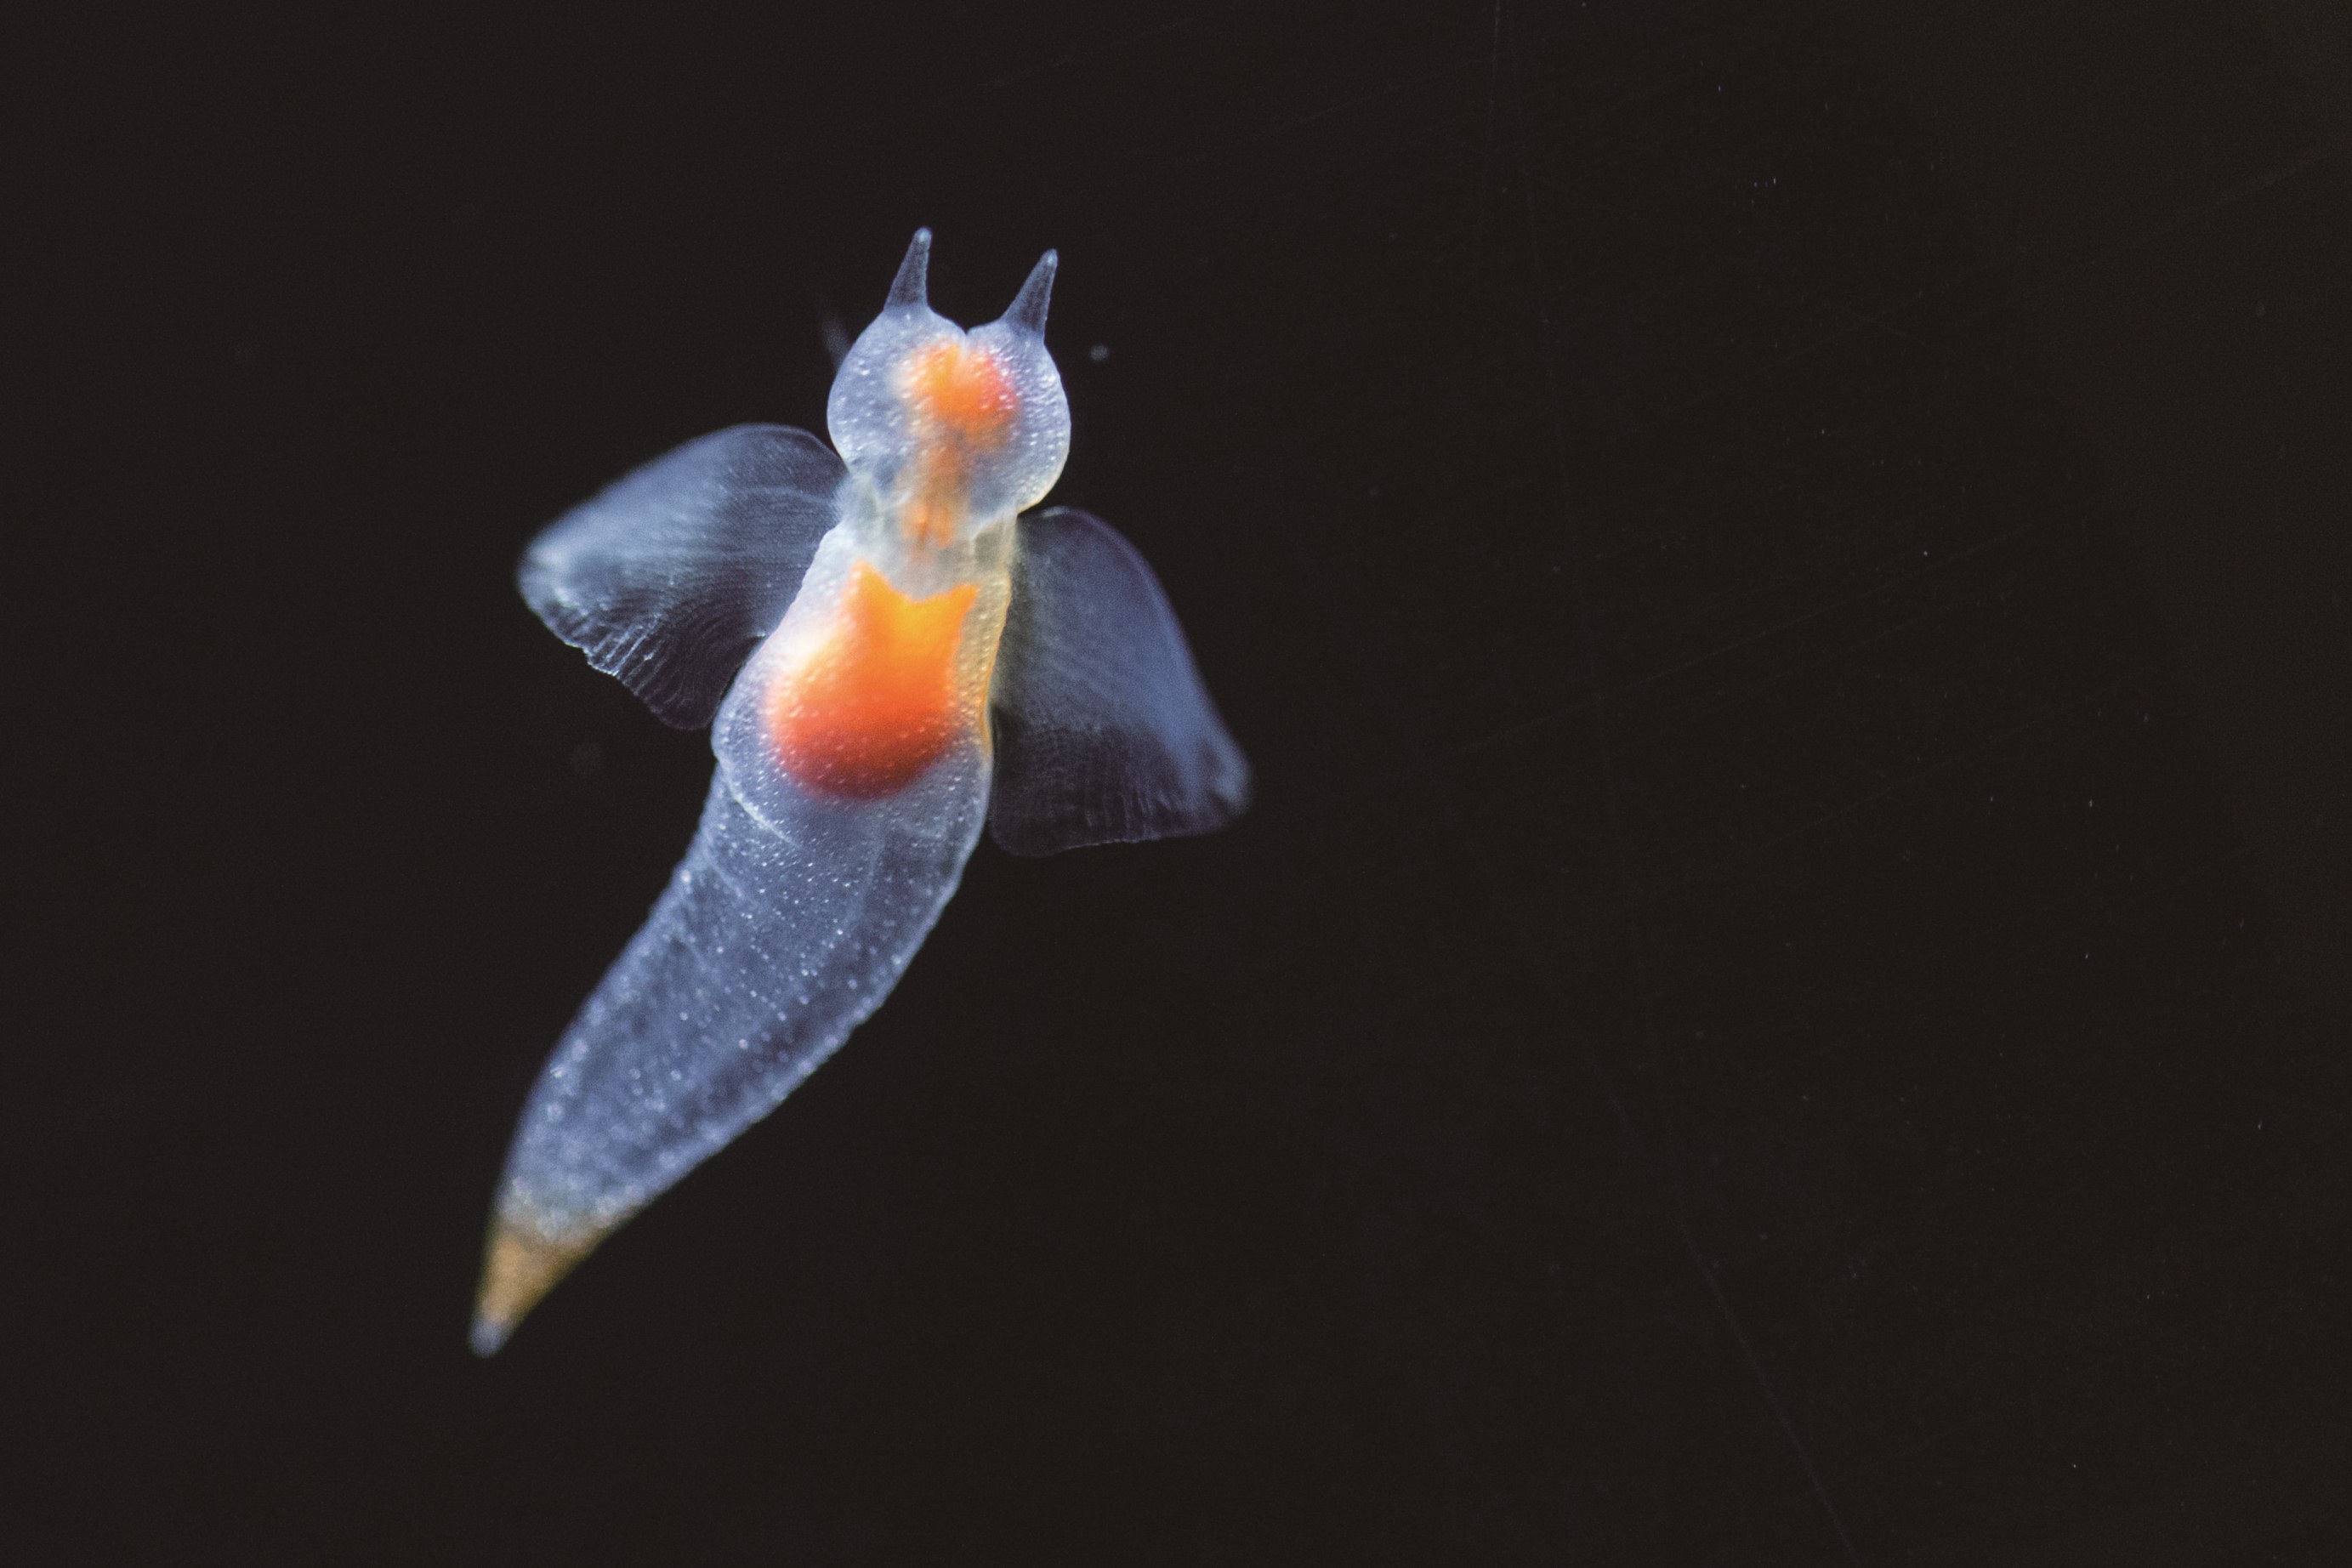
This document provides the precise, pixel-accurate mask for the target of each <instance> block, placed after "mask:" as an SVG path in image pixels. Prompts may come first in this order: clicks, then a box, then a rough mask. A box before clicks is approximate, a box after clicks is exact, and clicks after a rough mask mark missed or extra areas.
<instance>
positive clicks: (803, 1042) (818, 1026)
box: [473, 229, 1249, 1355]
mask: <svg viewBox="0 0 2352 1568" xmlns="http://www.w3.org/2000/svg"><path fill="white" fill-rule="evenodd" d="M930 241H931V237H930V231H929V230H928V229H924V230H919V231H918V232H917V233H916V235H915V238H914V243H913V244H912V245H910V246H909V247H908V249H907V258H906V260H905V261H904V262H903V263H901V264H900V266H899V268H898V277H897V279H895V280H894V281H893V282H892V284H891V286H890V294H889V299H888V300H887V303H886V304H885V305H884V307H883V310H882V313H881V315H879V316H878V317H877V318H876V319H875V321H874V323H873V325H871V326H869V327H867V328H866V331H865V332H864V334H863V335H861V336H860V337H859V338H858V340H857V342H856V344H855V345H854V346H853V347H852V348H851V350H850V352H849V354H848V356H847V358H845V360H844V361H843V362H842V364H841V368H840V371H839V373H838V374H837V375H836V376H835V380H834V384H833V393H832V396H831V398H830V399H829V400H828V402H827V405H826V408H825V422H826V424H827V426H829V428H830V429H831V431H832V435H833V450H828V449H827V448H826V447H825V446H824V443H823V442H821V441H819V440H817V439H816V438H815V437H813V436H811V435H809V434H808V433H807V432H805V431H802V430H795V429H791V428H787V427H785V426H776V425H742V426H736V427H734V428H732V429H729V430H721V431H719V432H718V433H716V434H715V435H710V436H705V437H701V438H700V439H698V440H695V441H689V442H688V443H687V444H686V445H685V446H683V447H678V448H677V450H676V451H674V452H671V453H669V454H668V455H667V456H666V457H662V458H656V459H655V460H654V461H653V462H651V463H648V464H646V466H645V467H644V468H639V469H637V470H636V471H635V473H632V474H630V475H628V476H627V477H626V478H625V479H622V480H620V481H619V482H618V483H617V484H615V485H614V486H613V487H612V488H611V489H607V490H606V491H604V494H602V495H600V496H598V497H597V498H596V499H595V500H592V501H589V502H588V503H587V504H585V505H584V506H582V507H580V508H578V509H577V510H573V511H572V512H571V513H570V514H568V515H567V516H565V517H563V518H562V519H561V520H559V521H557V522H556V523H555V524H554V525H553V526H551V527H550V528H549V529H548V530H547V531H545V532H544V533H542V534H541V535H540V536H539V538H538V539H537V540H536V541H534V542H533V543H532V544H531V546H530V550H529V552H527V553H526V554H525V555H524V557H523V562H522V567H521V586H522V595H523V597H524V598H525V599H526V600H528V601H529V602H530V607H531V608H532V609H533V610H535V611H537V612H538V613H539V616H540V618H541V619H542V620H544V621H545V622H546V623H547V624H548V626H550V627H551V629H552V630H553V631H554V632H555V634H556V635H557V636H558V637H562V639H563V640H564V641H566V642H568V643H571V644H572V645H573V646H574V647H579V648H581V649H583V651H584V652H585V653H586V654H587V656H588V661H589V662H590V663H591V664H593V665H594V666H595V667H596V668H598V669H601V670H604V671H605V672H607V673H608V674H611V675H614V676H617V677H618V678H619V679H621V680H622V681H623V682H624V683H625V684H626V685H627V686H628V688H629V689H630V690H632V691H634V692H635V693H636V694H637V695H638V696H639V697H641V698H643V699H644V700H645V701H646V705H647V706H648V707H650V708H651V709H652V710H654V712H655V713H656V715H658V716H659V717H661V718H662V719H664V720H667V721H668V722H670V723H672V724H676V725H678V726H680V727H683V728H694V727H698V726H700V725H702V724H705V723H709V724H710V725H711V750H712V751H713V752H716V753H717V754H718V758H719V765H718V768H717V770H716V772H715V773H714V774H713V776H712V778H711V781H710V796H709V800H708V802H706V804H705V805H704V806H703V811H702V825H701V827H700V828H699V829H698V831H697V832H696V834H695V837H694V843H693V846H692V847H690V848H688V851H687V854H686V858H685V859H684V860H683V861H681V862H680V863H679V865H678V868H677V871H676V872H675V873H673V874H672V876H671V878H670V882H669V887H668V889H667V890H666V891H665V892H664V893H663V894H662V896H661V899H660V901H659V902H657V903H656V905H655V906H654V910H653V913H652V915H651V916H650V917H648V918H647V920H646V924H645V927H644V929H643V930H641V931H638V932H637V934H636V937H635V940H633V941H632V942H630V943H629V945H628V947H627V949H626V950H625V952H622V954H621V956H620V958H619V959H618V960H617V961H616V962H615V963H614V965H613V967H612V968H611V970H610V971H608V972H607V973H606V974H605V976H604V982H603V984H600V985H598V986H597V988H596V991H595V994H593V995H592V996H590V997H589V998H588V1000H587V1002H586V1004H585V1005H583V1006H582V1008H581V1009H580V1013H579V1016H577V1017H575V1018H574V1019H573V1020H572V1026H571V1027H570V1029H568V1030H567V1031H566V1032H565V1034H564V1036H563V1037H562V1040H561V1041H560V1042H559V1043H558V1044H557V1046H556V1047H555V1051H554V1054H553V1055H552V1056H551V1057H550V1058H549V1059H548V1063H547V1067H546V1068H545V1070H544V1071H542V1072H541V1075H540V1079H539V1082H538V1083H537V1085H536V1086H535V1087H534V1088H533V1089H532V1090H531V1093H530V1102H529V1103H528V1104H527V1105H526V1106H525V1107H524V1110H523V1114H522V1121H521V1123H520V1126H519V1127H518V1128H517V1129H516V1131H515V1138H514V1145H513V1148H512V1149H511V1150H510V1151H509V1153H508V1156H507V1164H506V1173H505V1175H504V1177H503V1178H502V1180H501V1181H500V1184H499V1192H498V1200H497V1205H496V1208H495V1211H494V1213H493V1215H492V1220H491V1226H490V1237H489V1244H488V1257H487V1259H486V1261H485V1264H484V1267H483V1272H482V1283H481V1289H480V1293H479V1296H478V1299H477V1301H476V1308H475V1317H474V1328H473V1344H474V1348H475V1349H476V1350H477V1351H478V1352H481V1353H482V1354H485V1355H488V1354H489V1353H490V1352H494V1351H496V1350H497V1349H498V1348H499V1345H501V1344H503V1343H504V1342H506V1338H507V1336H508V1335H509V1333H511V1332H512V1331H513V1330H514V1326H515V1324H516V1323H517V1322H518V1321H520V1319H521V1318H522V1316H523V1314H524V1313H526V1312H528V1311H529V1310H530V1308H531V1307H532V1305H533V1304H534V1303H536V1302H537V1301H538V1300H539V1299H540V1298H541V1296H542V1295H544V1294H545V1293H546V1292H547V1290H548V1289H549V1288H550V1287H551V1286H552V1285H553V1284H554V1283H555V1282H556V1281H557V1280H558V1279H561V1278H562V1276H563V1274H564V1273H565V1272H566V1271H567V1270H568V1269H570V1268H572V1265H574V1264H575V1263H577V1262H579V1261H580V1259H581V1258H583V1257H585V1256H586V1255H587V1253H588V1251H589V1250H590V1249H591V1248H592V1247H594V1246H595V1245H596V1244H597V1242H598V1241H600V1240H602V1239H603V1238H604V1237H605V1236H606V1235H608V1234H609V1233H610V1232H611V1231H612V1230H613V1229H614V1226H618V1225H620V1224H621V1222H622V1221H624V1220H625V1219H627V1218H628V1217H629V1216H630V1215H634V1214H635V1213H636V1212H637V1211H638V1210H639V1209H641V1208H643V1207H644V1206H645V1205H646V1204H648V1203H650V1202H651V1201H653V1199H654V1198H655V1197H656V1196H657V1195H659V1194H661V1193H662V1192H663V1191H664V1190H665V1189H667V1187H668V1186H669V1185H670V1184H672V1183H674V1182H676V1181H677V1179H678V1178H679V1177H681V1176H683V1175H685V1174H686V1173H687V1172H688V1171H690V1170H692V1169H693V1168H694V1167H695V1166H696V1165H697V1164H698V1163H701V1162H702V1161H703V1160H705V1159H707V1158H708V1157H709V1156H710V1155H711V1154H712V1153H714V1152H717V1151H718V1150H719V1149H720V1148H722V1147H724V1146H725V1145H726V1144H727V1143H728V1142H730V1140H732V1139H733V1138H734V1137H735V1136H736V1134H738V1133H740V1132H741V1131H743V1130H744V1129H745V1128H747V1127H749V1126H750V1125H751V1123H752V1122H754V1121H758V1120H759V1119H760V1118H761V1117H762V1116H765V1115H766V1114H767V1113H768V1112H769V1111H770V1110H773V1109H774V1108H775V1107H776V1105H777V1103H778V1102H779V1101H781V1100H782V1099H783V1098H784V1096H786V1095H788V1094H790V1093H791V1092H792V1091H793V1089H794V1087H796V1086H797V1085H798V1084H799V1083H800V1081H801V1080H802V1079H804V1078H806V1077H807V1076H808V1075H809V1074H810V1072H812V1071H813V1070H814V1068H816V1066H817V1064H818V1063H820V1062H822V1061H824V1058H826V1057H828V1056H830V1055H832V1054H833V1052H834V1051H835V1049H836V1048H838V1047H839V1046H840V1045H841V1043H842V1041H843V1040H844V1039H845V1038H847V1037H848V1035H849V1032H850V1030H852V1029H854V1028H856V1026H857V1025H858V1023H859V1022H860V1021H862V1020H863V1019H864V1018H865V1017H866V1015H867V1014H869V1013H871V1012H873V1011H874V1009H875V1008H876V1007H877V1006H879V1005H881V1003H882V999H883V998H884V997H886V996H887V995H888V994H890V988H891V987H892V986H893V985H895V984H898V976H899V974H900V973H902V972H904V970H905V969H906V967H907V963H908V960H909V959H911V958H912V957H913V956H914V954H915V949H916V948H917V947H919V946H920V945H921V944H922V941H923V937H924V935H925V934H926V933H927V932H929V930H930V929H931V924H932V922H933V921H937V920H938V919H939V917H940V910H941V909H942V908H943V907H944V906H945V905H946V903H947V901H948V898H949V896H950V894H952V893H953V892H954V891H955V887H956V881H957V879H958V878H959V877H961V875H962V872H963V865H964V862H965V860H966V859H968V858H970V857H971V851H972V847H973V845H974V844H975V843H977V842H978V840H979V837H980V830H981V826H982V822H983V821H985V822H986V824H987V825H988V827H989V829H990V831H991V832H992V833H993V834H994V835H995V837H996V841H997V843H998V844H1000V845H1002V846H1003V847H1004V848H1006V849H1008V850H1011V851H1012V852H1013V853H1014V854H1016V855H1046V854H1051V853H1053V852H1054V851H1055V850H1058V849H1068V848H1073V847H1076V846H1079V845H1082V844H1102V843H1109V842H1114V841H1119V840H1136V839H1146V838H1160V837H1171V836H1174V835H1179V834H1190V833H1206V832H1210V831H1212V830H1213V829H1215V828H1218V827H1222V826H1224V825H1225V824H1226V823H1228V822H1230V821H1232V820H1233V819H1234V817H1235V816H1238V815H1240V813H1241V811H1242V810H1243V808H1244V805H1246V804H1247V800H1248V795H1249V766H1248V763H1246V762H1245V761H1244V759H1243V757H1242V754H1241V752H1240V750H1239V749H1238V748H1237V747H1235V746H1234V742H1233V740H1232V738H1231V737H1230V736H1229V735H1227V734H1226V733H1225V730H1224V726H1223V723H1221V722H1220V721H1219V720H1218V718H1217V712H1216V709H1215V708H1214V706H1213V705H1212V703H1211V702H1210V700H1209V694H1208V692H1207V690H1206V689H1203V687H1202V683H1201V677H1200V673H1199V671H1198V670H1196V669H1195V668H1193V665H1192V654H1191V652H1190V650H1189V649H1188V648H1187V647H1186V646H1185V642H1184V634H1183V631H1182V630H1181V628H1180V627H1179V626H1178V625H1177V623H1176V617H1175V615H1174V613H1173V612H1172V611H1171V609H1170V608H1169V605H1168V601H1167V598H1166V596H1165V595H1163V594H1162V593H1161V592H1160V584H1159V581H1158V579H1157V578H1155V577H1154V576H1153V575H1152V574H1151V568H1150V567H1149V566H1147V565H1146V564H1145V563H1144V562H1143V558H1142V557H1141V556H1140V555H1139V554H1137V553H1136V552H1135V550H1134V548H1133V547H1132V546H1130V545H1129V543H1128V542H1126V541H1125V540H1124V539H1122V538H1120V537H1119V536H1118V534H1117V533H1116V532H1114V531H1112V530H1111V529H1110V527H1109V526H1108V524H1106V523H1104V522H1102V521H1100V520H1099V519H1097V518H1094V517H1090V516H1088V515H1087V513H1085V512H1083V511H1076V510H1070V509H1068V508H1065V507H1055V508H1050V509H1048V510H1044V511H1035V512H1030V513H1028V514H1027V515H1025V516H1022V515H1016V514H1019V513H1020V512H1021V511H1022V509H1023V508H1024V507H1030V506H1034V505H1035V504H1036V503H1037V502H1038V501H1039V500H1043V499H1044V498H1045V492H1046V491H1047V490H1048V489H1052V488H1053V484H1054V480H1055V478H1057V477H1058V476H1059V475H1060V473H1061V471H1062V463H1063V459H1064V458H1065V457H1066V455H1067V453H1068V451H1069V445H1070V413H1069V405H1068V404H1067V403H1066V401H1065V400H1064V397H1063V395H1062V381H1061V375H1060V374H1059V373H1058V372H1057V371H1056V370H1055V367H1054V361H1053V357H1052V356H1051V355H1050V354H1048V353H1046V352H1045V305H1046V299H1047V296H1048V294H1049V293H1050V291H1051V289H1052V287H1053V281H1054V268H1055V256H1054V252H1052V251H1050V250H1049V251H1047V252H1046V253H1045V257H1044V258H1042V259H1040V260H1039V261H1038V263H1037V266H1036V268H1035V270H1034V271H1033V272H1031V273H1030V274H1029V279H1028V281H1027V282H1025V283H1024V284H1023V285H1022V287H1021V292H1020V293H1019V294H1018V295H1017V296H1015V297H1014V299H1013V303H1012V305H1011V307H1010V308H1009V309H1007V310H1006V311H1005V312H1004V315H1003V318H1002V319H1000V320H998V321H992V322H990V323H989V324H988V325H986V326H984V327H980V328H977V329H975V330H973V331H969V332H967V331H964V330H963V329H962V328H961V327H958V326H957V325H956V324H955V323H954V322H952V321H948V320H947V319H946V318H945V317H943V316H940V315H939V314H938V313H936V312H935V311H933V310H931V308H930V305H929V302H928V300H927V299H926V297H925V278H926V273H927V269H928V266H929V256H930ZM836 451H837V452H838V453H839V456H837V457H836V456H835V452H836ZM747 656H748V658H747Z"/></svg>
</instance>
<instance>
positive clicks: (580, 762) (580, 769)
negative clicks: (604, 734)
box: [572, 741, 604, 779]
mask: <svg viewBox="0 0 2352 1568" xmlns="http://www.w3.org/2000/svg"><path fill="white" fill-rule="evenodd" d="M603 768H604V747H602V746H600V745H598V744H597V743H596V742H593V741H583V742H580V743H579V744H578V745H576V746H574V747H572V774H573V776H574V777H577V778H583V779H584V778H593V777H594V776H595V775H596V773H598V772H600V771H601V770H602V769H603Z"/></svg>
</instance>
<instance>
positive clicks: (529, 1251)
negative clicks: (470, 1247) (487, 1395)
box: [467, 1215, 597, 1356]
mask: <svg viewBox="0 0 2352 1568" xmlns="http://www.w3.org/2000/svg"><path fill="white" fill-rule="evenodd" d="M596 1240H597V1238H596V1237H593V1236H591V1237H581V1238H577V1239H568V1240H563V1241H557V1240H555V1239H553V1238H551V1237H548V1236H546V1235H544V1234H543V1233H541V1231H539V1230H538V1229H537V1228H535V1227H533V1226H530V1225H528V1224H521V1225H518V1224H516V1223H514V1222H513V1221H511V1220H509V1219H507V1218H506V1217H505V1216H503V1215H501V1216H500V1217H499V1221H498V1223H497V1225H496V1226H494V1227H493V1228H492V1230H491V1232H490V1245H489V1250H488V1255H487V1256H486V1257H485V1258H484V1259H483V1262H482V1283H481V1288H480V1289H479V1290H478V1291H477V1292H476V1293H475V1296H474V1327H473V1331H472V1332H471V1333H470V1334H469V1335H468V1336H467V1338H468V1340H469V1341H470V1342H471V1343H472V1345H473V1347H474V1353H475V1354H476V1355H483V1356H487V1355H495V1354H497V1353H498V1350H499V1346H500V1345H503V1344H505V1343H506V1342H507V1336H509V1334H511V1333H513V1332H514V1331H515V1325H516V1324H518V1323H520V1322H521V1321H523V1319H524V1317H525V1316H527V1315H528V1314H529V1313H530V1310H531V1309H532V1308H533V1307H535V1306H537V1305H539V1300H540V1298H541V1297H542V1296H544V1295H546V1294H547V1293H548V1291H550V1290H551V1289H554V1288H555V1282H556V1281H557V1280H559V1279H562V1278H563V1277H564V1276H565V1275H566V1274H569V1273H571V1272H572V1266H573V1265H574V1264H576V1263H578V1262H579V1261H580V1260H581V1259H582V1258H585V1257H587V1256H588V1252H589V1249H590V1248H592V1247H594V1246H595V1245H596Z"/></svg>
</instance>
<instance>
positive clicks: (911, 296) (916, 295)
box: [885, 228, 1061, 336]
mask: <svg viewBox="0 0 2352 1568" xmlns="http://www.w3.org/2000/svg"><path fill="white" fill-rule="evenodd" d="M1060 265H1061V259H1060V258H1059V257H1058V256H1057V255H1056V253H1055V252H1054V251H1050V250H1049V251H1047V252H1046V253H1045V255H1043V256H1041V257H1039V258H1037V265H1036V266H1034V267H1033V268H1030V269H1029V280H1028V281H1027V282H1025V283H1024V284H1022V285H1021V292H1019V293H1018V294H1015V295H1014V296H1013V303H1012V304H1010V305H1007V306H1006V307H1005V308H1004V314H1003V318H1002V320H1003V322H1004V324H1005V325H1006V326H1009V327H1013V328H1017V329H1019V330H1020V331H1024V332H1035V333H1037V334H1039V335H1040V336H1043V335H1044V333H1045V306H1046V304H1047V302H1048V301H1049V300H1051V299H1052V298H1053V293H1054V268H1056V267H1058V266H1060ZM930 276H931V231H930V230H929V229H928V228H919V229H917V230H916V231H915V237H914V239H913V240H912V241H911V242H910V243H909V244H908V247H907V259H906V260H904V261H901V262H900V263H898V277H896V278H893V279H890V298H889V299H888V300H887V301H885V303H886V305H921V306H924V307H926V308H928V307H929V304H930V302H931V301H930V297H929V292H928V286H929V280H930Z"/></svg>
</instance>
